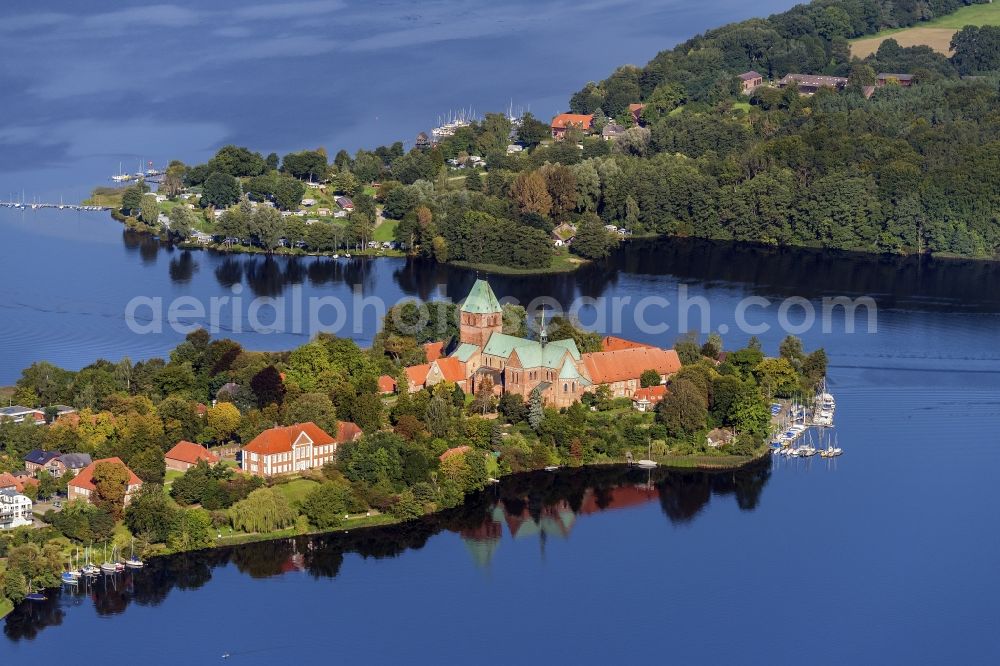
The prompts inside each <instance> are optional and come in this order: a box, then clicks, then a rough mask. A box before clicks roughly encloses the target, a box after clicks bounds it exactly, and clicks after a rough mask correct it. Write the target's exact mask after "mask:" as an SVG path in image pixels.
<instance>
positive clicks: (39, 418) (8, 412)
mask: <svg viewBox="0 0 1000 666" xmlns="http://www.w3.org/2000/svg"><path fill="white" fill-rule="evenodd" d="M0 421H13V422H14V423H22V422H24V421H31V422H32V423H36V424H39V425H41V424H43V423H45V412H43V411H42V410H40V409H33V408H31V407H22V406H21V405H11V406H9V407H0Z"/></svg>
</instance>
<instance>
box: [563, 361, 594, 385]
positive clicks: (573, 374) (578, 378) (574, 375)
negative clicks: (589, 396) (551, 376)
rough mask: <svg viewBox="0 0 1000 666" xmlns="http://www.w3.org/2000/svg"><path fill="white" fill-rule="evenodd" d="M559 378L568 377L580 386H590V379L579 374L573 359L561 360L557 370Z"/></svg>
mask: <svg viewBox="0 0 1000 666" xmlns="http://www.w3.org/2000/svg"><path fill="white" fill-rule="evenodd" d="M559 379H570V380H573V381H575V382H576V383H578V384H580V385H582V386H590V380H589V379H587V378H586V377H584V376H583V375H581V374H580V371H579V370H577V369H576V364H575V363H573V361H571V360H569V359H566V360H565V361H563V364H562V369H561V370H560V371H559Z"/></svg>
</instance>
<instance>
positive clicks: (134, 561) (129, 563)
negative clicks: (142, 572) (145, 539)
mask: <svg viewBox="0 0 1000 666" xmlns="http://www.w3.org/2000/svg"><path fill="white" fill-rule="evenodd" d="M125 566H126V567H128V568H129V569H141V568H142V567H143V566H145V563H144V562H143V561H142V560H140V559H139V558H138V557H136V556H135V538H134V537H133V538H132V549H131V554H130V555H129V556H128V559H127V560H125Z"/></svg>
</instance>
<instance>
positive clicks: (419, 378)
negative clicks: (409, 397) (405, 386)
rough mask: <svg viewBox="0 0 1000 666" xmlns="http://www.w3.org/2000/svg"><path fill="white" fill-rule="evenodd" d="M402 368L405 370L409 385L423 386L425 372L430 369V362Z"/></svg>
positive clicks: (425, 377)
mask: <svg viewBox="0 0 1000 666" xmlns="http://www.w3.org/2000/svg"><path fill="white" fill-rule="evenodd" d="M403 369H404V370H406V378H407V379H408V380H409V382H410V384H411V385H413V386H423V385H424V382H426V381H427V372H428V371H429V370H430V369H431V364H430V363H421V364H420V365H411V366H410V367H408V368H403Z"/></svg>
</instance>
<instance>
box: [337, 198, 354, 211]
mask: <svg viewBox="0 0 1000 666" xmlns="http://www.w3.org/2000/svg"><path fill="white" fill-rule="evenodd" d="M336 201H337V205H338V206H340V207H341V208H342V209H343V210H346V211H352V210H354V202H353V201H351V198H350V197H344V196H340V197H337V199H336Z"/></svg>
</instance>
